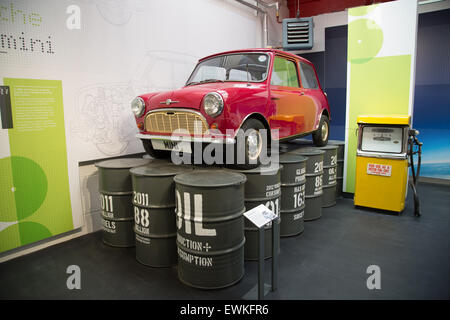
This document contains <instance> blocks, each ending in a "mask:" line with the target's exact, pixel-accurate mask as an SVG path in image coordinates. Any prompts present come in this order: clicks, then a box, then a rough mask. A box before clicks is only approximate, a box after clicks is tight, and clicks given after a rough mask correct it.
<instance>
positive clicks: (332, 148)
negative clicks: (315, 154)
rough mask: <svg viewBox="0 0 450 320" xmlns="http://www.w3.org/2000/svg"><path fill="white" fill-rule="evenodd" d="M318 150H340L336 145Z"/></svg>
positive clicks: (329, 145)
mask: <svg viewBox="0 0 450 320" xmlns="http://www.w3.org/2000/svg"><path fill="white" fill-rule="evenodd" d="M318 149H320V150H337V149H339V146H337V145H335V144H328V145H326V146H323V147H318Z"/></svg>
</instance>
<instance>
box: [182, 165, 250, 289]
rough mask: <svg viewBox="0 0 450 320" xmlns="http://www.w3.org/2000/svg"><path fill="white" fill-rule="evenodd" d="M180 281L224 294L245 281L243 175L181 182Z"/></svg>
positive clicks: (186, 176)
mask: <svg viewBox="0 0 450 320" xmlns="http://www.w3.org/2000/svg"><path fill="white" fill-rule="evenodd" d="M174 181H175V196H176V204H177V205H176V214H177V229H178V231H177V246H178V278H179V279H180V281H181V282H183V283H184V284H186V285H189V286H192V287H196V288H202V289H217V288H223V287H227V286H230V285H233V284H234V283H236V282H238V281H239V280H240V279H241V278H242V277H243V275H244V244H245V237H244V216H243V213H244V211H245V207H244V184H245V181H246V177H245V175H243V174H240V173H235V172H230V171H226V170H198V171H193V172H190V173H183V174H179V175H177V176H175V179H174Z"/></svg>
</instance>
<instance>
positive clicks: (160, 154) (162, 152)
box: [141, 139, 170, 159]
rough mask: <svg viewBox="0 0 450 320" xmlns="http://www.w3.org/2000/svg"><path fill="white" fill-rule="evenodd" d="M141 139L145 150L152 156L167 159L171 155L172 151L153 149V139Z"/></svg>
mask: <svg viewBox="0 0 450 320" xmlns="http://www.w3.org/2000/svg"><path fill="white" fill-rule="evenodd" d="M141 140H142V145H143V146H144V150H145V152H147V153H148V155H149V156H150V157H152V158H156V159H167V158H169V157H170V151H165V150H156V149H153V146H152V141H151V140H147V139H141Z"/></svg>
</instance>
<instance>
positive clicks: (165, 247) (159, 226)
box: [130, 162, 190, 267]
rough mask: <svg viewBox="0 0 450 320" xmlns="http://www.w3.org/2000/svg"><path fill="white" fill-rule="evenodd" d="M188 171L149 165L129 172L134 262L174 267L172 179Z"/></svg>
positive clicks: (152, 265) (173, 197)
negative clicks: (131, 189)
mask: <svg viewBox="0 0 450 320" xmlns="http://www.w3.org/2000/svg"><path fill="white" fill-rule="evenodd" d="M188 170H189V169H187V168H186V167H184V166H177V165H174V164H171V163H161V162H156V163H153V162H152V163H150V164H148V165H145V166H141V167H136V168H133V169H131V170H130V173H131V179H132V184H133V200H132V201H133V206H134V232H135V235H136V260H137V261H139V262H140V263H142V264H144V265H147V266H151V267H170V266H173V265H175V264H177V261H178V256H177V244H176V236H177V227H176V215H175V182H174V181H173V178H174V177H175V175H177V174H179V173H182V172H186V171H188ZM189 171H190V170H189Z"/></svg>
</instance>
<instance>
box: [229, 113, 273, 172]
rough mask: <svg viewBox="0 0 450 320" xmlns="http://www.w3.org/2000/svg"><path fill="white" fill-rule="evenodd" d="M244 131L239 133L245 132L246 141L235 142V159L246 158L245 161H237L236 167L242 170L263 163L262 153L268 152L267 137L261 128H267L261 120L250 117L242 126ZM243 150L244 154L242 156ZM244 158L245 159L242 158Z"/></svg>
mask: <svg viewBox="0 0 450 320" xmlns="http://www.w3.org/2000/svg"><path fill="white" fill-rule="evenodd" d="M241 129H242V131H241V132H240V133H238V134H244V139H245V140H244V141H245V142H244V143H243V146H242V143H236V144H235V149H234V152H235V160H240V161H242V160H244V163H238V161H235V165H234V167H236V168H238V169H242V170H248V169H253V168H256V167H258V166H259V165H261V155H262V154H267V140H268V137H267V139H264V138H263V137H262V134H261V130H265V129H266V128H265V127H264V125H263V124H262V122H261V121H259V120H256V119H248V120H247V121H245V122H244V124H243V125H242V127H241ZM242 152H244V156H243V157H242ZM242 158H243V159H242Z"/></svg>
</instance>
